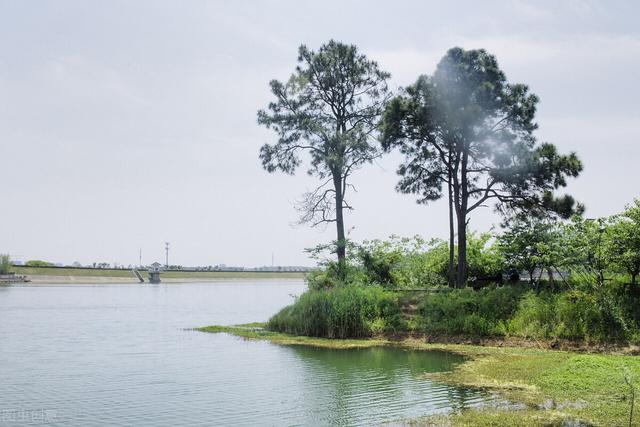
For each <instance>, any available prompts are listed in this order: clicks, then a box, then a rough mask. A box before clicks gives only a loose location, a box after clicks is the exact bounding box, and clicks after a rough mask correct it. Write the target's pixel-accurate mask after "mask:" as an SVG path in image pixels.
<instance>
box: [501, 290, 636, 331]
mask: <svg viewBox="0 0 640 427" xmlns="http://www.w3.org/2000/svg"><path fill="white" fill-rule="evenodd" d="M508 331H509V333H510V334H512V335H515V336H521V337H527V338H538V339H549V338H563V339H570V340H585V341H592V342H610V341H627V340H631V339H634V338H635V335H634V334H635V333H637V324H634V322H633V320H632V319H630V318H629V317H628V316H627V315H626V314H625V312H624V308H623V306H622V305H621V302H620V301H619V300H618V299H617V298H616V297H615V295H613V294H612V293H611V292H610V291H607V290H602V291H600V292H597V293H587V292H584V291H580V290H573V291H568V292H563V293H560V294H551V293H542V294H535V293H533V292H529V293H527V294H526V295H525V296H524V297H523V298H522V300H521V301H520V305H519V307H518V310H517V311H516V312H515V314H514V316H513V318H512V319H510V320H509V326H508Z"/></svg>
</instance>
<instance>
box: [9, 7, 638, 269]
mask: <svg viewBox="0 0 640 427" xmlns="http://www.w3.org/2000/svg"><path fill="white" fill-rule="evenodd" d="M638 16H640V4H639V3H637V2H633V1H629V2H617V1H601V2H599V1H586V0H581V1H579V0H573V1H563V2H557V1H546V2H545V1H532V2H526V1H500V2H498V1H486V2H485V1H483V2H476V1H468V2H442V1H440V2H427V1H402V0H399V1H394V2H389V1H384V2H382V1H364V0H363V1H349V0H342V1H322V2H303V1H299V0H297V1H296V0H294V1H282V0H279V1H242V2H232V1H224V2H223V1H196V0H188V1H178V0H173V1H162V0H160V1H159V0H138V1H135V2H133V1H117V0H111V1H100V0H93V1H91V0H79V1H68V0H56V1H53V0H51V1H44V0H43V1H37V0H34V1H12V0H0V58H2V59H1V60H0V182H1V183H2V191H1V196H0V253H9V254H11V256H12V258H14V259H18V260H23V261H24V260H28V259H44V260H48V261H52V262H60V263H72V262H74V261H78V262H80V263H82V264H86V263H92V262H109V263H114V262H116V263H121V264H125V265H127V264H135V263H137V262H138V254H139V250H142V254H143V262H144V263H151V262H153V261H163V260H164V242H165V241H168V242H170V244H171V250H170V263H171V264H182V265H216V264H226V265H244V266H262V265H271V262H272V256H273V259H274V261H275V264H276V265H312V264H313V261H312V260H310V259H309V258H308V256H307V254H306V253H305V251H304V249H305V248H309V247H313V246H315V245H317V244H319V243H323V242H328V241H330V240H332V239H334V238H335V237H334V235H335V230H334V229H333V228H332V227H331V226H328V227H320V228H314V229H311V228H309V227H307V226H304V225H297V224H296V223H297V218H298V212H297V211H296V210H295V209H294V203H295V202H296V200H298V199H299V198H300V196H301V195H302V194H303V193H304V192H305V191H307V190H309V189H311V188H313V187H314V184H315V183H316V181H315V180H314V179H313V178H311V177H308V176H307V175H306V174H305V171H304V170H300V171H299V172H298V173H297V174H296V175H295V176H288V175H284V174H281V173H274V174H269V173H267V172H266V171H264V170H263V169H262V167H261V165H260V162H259V159H258V150H259V148H260V146H261V145H263V144H264V143H274V142H275V141H276V135H275V134H274V133H273V132H272V131H269V130H268V129H265V128H261V127H259V126H258V125H257V122H256V112H257V110H258V109H261V108H265V107H266V106H267V104H268V102H269V101H270V100H272V96H271V94H270V92H269V87H268V82H269V81H270V80H271V79H274V78H276V79H280V80H282V79H286V78H287V77H288V76H289V75H290V74H291V73H292V72H293V71H294V69H295V66H296V59H297V48H298V46H299V45H300V44H306V45H307V46H309V47H310V48H314V49H315V48H318V47H319V46H320V45H321V44H323V43H325V42H327V41H328V40H330V39H336V40H340V41H343V42H346V43H353V44H355V45H357V46H358V47H359V49H360V50H361V51H362V52H363V53H364V54H366V55H367V56H368V57H369V58H370V59H373V60H376V61H377V62H378V63H379V65H380V67H381V68H382V69H383V70H386V71H388V72H390V73H391V75H392V77H391V80H390V86H391V88H392V89H394V90H397V89H398V88H400V87H403V86H406V85H409V84H411V83H413V82H414V81H415V80H416V78H417V77H418V76H419V75H420V74H430V73H432V72H433V70H434V69H435V66H436V64H437V63H438V61H439V59H440V58H441V57H442V56H443V55H444V54H445V52H446V51H447V49H449V48H451V47H454V46H460V47H463V48H466V49H473V48H484V49H486V50H488V51H489V52H490V53H493V54H494V55H496V56H497V58H498V61H499V63H500V66H501V67H502V69H503V70H504V71H505V73H506V75H507V78H508V80H509V81H510V82H519V83H526V84H527V85H529V87H530V88H531V91H532V92H533V93H536V94H537V95H538V96H539V97H540V104H539V110H538V115H537V122H538V123H539V126H540V127H539V130H538V131H537V134H536V135H537V136H538V138H539V139H540V140H541V141H548V142H552V143H554V144H556V146H557V147H558V148H559V149H560V151H562V152H570V151H575V152H577V153H578V155H579V157H580V158H581V160H582V161H583V163H584V167H585V168H584V172H583V173H582V175H581V176H580V177H579V178H577V179H575V180H572V181H571V182H570V184H569V186H568V187H567V188H566V192H569V193H570V194H572V195H574V196H575V197H576V198H577V199H578V200H579V201H581V202H583V203H584V204H585V205H586V207H587V211H586V216H587V217H597V216H604V215H611V214H614V213H616V212H619V211H620V210H622V209H623V208H624V206H625V204H627V203H630V202H631V201H632V200H633V199H634V198H635V197H639V196H640V190H639V187H638V182H639V181H640V180H639V179H638V178H640V172H638V168H637V165H638V159H640V144H639V142H640V103H638V98H639V95H640V89H639V86H638V80H637V79H638V76H640V27H639V26H638V25H637V17H638ZM398 163H399V158H398V157H397V155H389V156H386V157H384V158H382V159H380V160H379V161H377V162H376V163H375V164H372V165H368V166H366V167H364V168H363V169H361V170H359V171H358V172H356V174H355V175H354V179H353V183H354V184H355V186H356V188H357V190H358V191H357V193H355V194H354V195H353V196H352V197H351V199H350V202H351V204H352V205H353V206H354V210H353V211H352V212H349V213H348V214H347V217H346V225H347V229H348V230H349V238H352V239H355V240H363V239H373V238H385V237H388V236H390V235H392V234H396V235H401V236H412V235H416V234H419V235H422V236H423V237H426V238H432V237H443V238H444V237H446V236H447V211H446V203H445V202H442V201H440V202H434V203H433V204H430V205H427V206H424V205H417V204H416V203H415V199H414V197H413V196H411V195H403V194H398V193H396V192H395V190H394V186H395V184H396V182H397V175H396V173H395V169H396V167H397V165H398ZM499 221H500V218H499V217H498V216H496V214H495V213H494V212H493V210H492V209H491V208H486V209H484V210H482V211H479V212H478V211H476V212H474V213H473V214H472V217H471V222H470V227H471V229H473V230H480V231H487V230H490V229H491V227H492V225H493V224H497V223H499Z"/></svg>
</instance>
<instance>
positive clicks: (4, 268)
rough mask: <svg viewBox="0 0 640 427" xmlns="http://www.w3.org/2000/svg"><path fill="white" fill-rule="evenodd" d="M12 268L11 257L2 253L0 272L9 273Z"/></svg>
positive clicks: (0, 256)
mask: <svg viewBox="0 0 640 427" xmlns="http://www.w3.org/2000/svg"><path fill="white" fill-rule="evenodd" d="M10 268H11V258H10V257H9V255H6V254H0V274H7V273H8V272H9V269H10Z"/></svg>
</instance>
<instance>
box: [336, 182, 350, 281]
mask: <svg viewBox="0 0 640 427" xmlns="http://www.w3.org/2000/svg"><path fill="white" fill-rule="evenodd" d="M336 175H337V174H334V177H333V185H334V188H335V190H336V231H337V240H336V254H337V255H338V267H339V271H340V274H341V275H342V274H343V273H344V267H346V255H347V241H346V239H345V236H344V217H343V216H342V207H343V201H342V198H343V194H342V178H341V176H339V175H338V176H336Z"/></svg>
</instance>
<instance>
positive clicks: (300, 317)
mask: <svg viewBox="0 0 640 427" xmlns="http://www.w3.org/2000/svg"><path fill="white" fill-rule="evenodd" d="M400 323H401V317H400V309H399V306H398V304H397V303H396V301H395V297H394V296H392V295H391V294H389V293H387V292H385V291H384V290H382V289H381V288H380V287H362V286H355V285H347V286H338V287H334V288H331V289H315V290H309V291H307V292H305V293H304V294H302V295H301V296H300V297H299V298H298V299H297V301H296V302H295V303H294V304H293V305H290V306H288V307H285V308H284V309H282V310H281V311H280V312H279V313H277V314H276V315H274V316H273V317H272V318H271V319H270V320H269V322H268V324H267V328H268V329H269V330H272V331H279V332H285V333H289V334H293V335H306V336H315V337H326V338H359V337H365V336H370V335H372V334H374V333H380V332H383V331H392V330H395V329H398V328H400V326H401V324H400Z"/></svg>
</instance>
